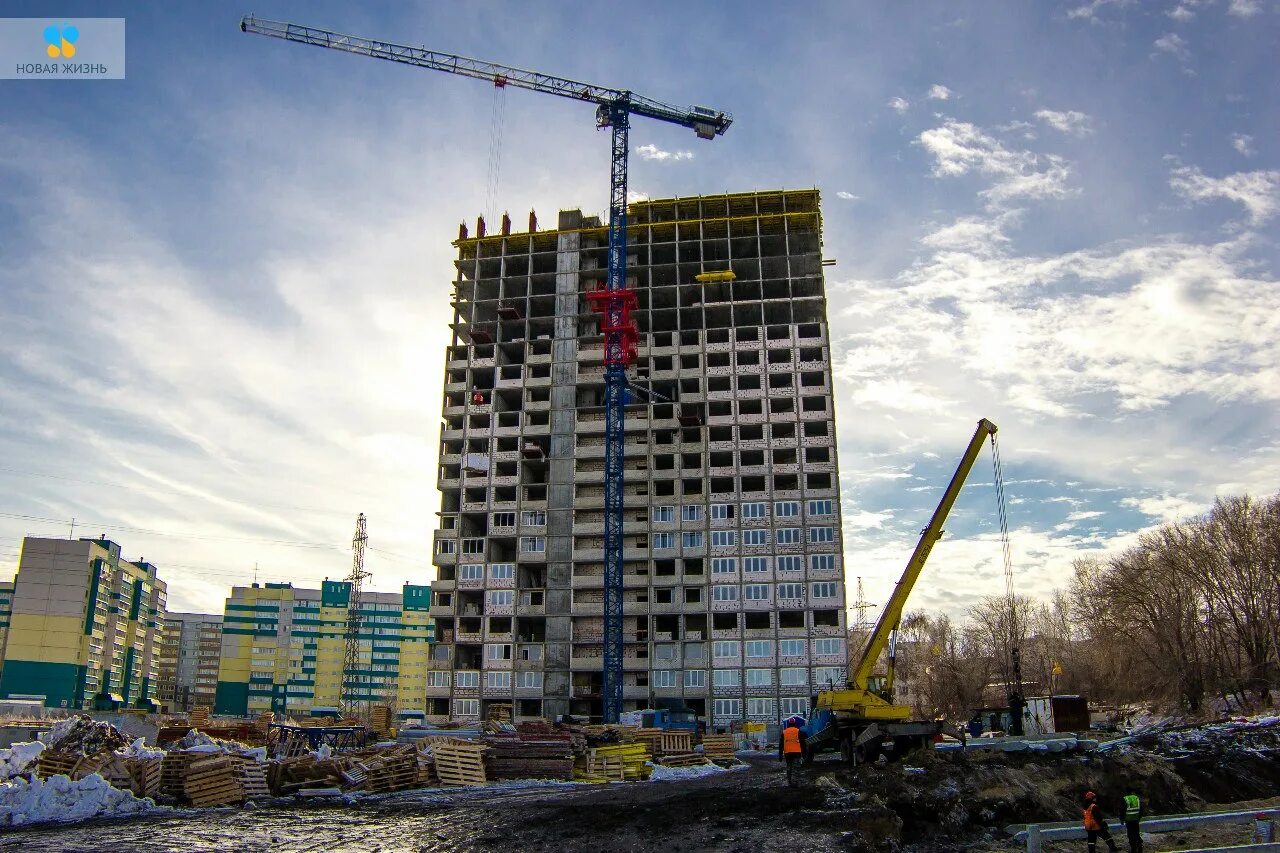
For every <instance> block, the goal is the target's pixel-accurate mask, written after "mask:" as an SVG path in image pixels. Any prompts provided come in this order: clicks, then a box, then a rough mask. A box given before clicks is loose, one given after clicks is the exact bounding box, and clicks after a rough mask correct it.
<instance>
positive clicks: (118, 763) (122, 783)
mask: <svg viewBox="0 0 1280 853" xmlns="http://www.w3.org/2000/svg"><path fill="white" fill-rule="evenodd" d="M162 761H163V759H160V758H136V757H126V756H123V755H113V756H112V757H111V759H110V760H109V761H108V762H107V763H106V764H104V765H103V766H102V767H101V768H100V769H99V770H98V772H99V773H101V774H102V778H104V779H106V780H107V782H108V784H110V785H111V787H113V788H119V789H120V790H122V791H132V792H133V795H134V796H135V797H154V796H156V795H157V794H159V793H160V774H161V763H162Z"/></svg>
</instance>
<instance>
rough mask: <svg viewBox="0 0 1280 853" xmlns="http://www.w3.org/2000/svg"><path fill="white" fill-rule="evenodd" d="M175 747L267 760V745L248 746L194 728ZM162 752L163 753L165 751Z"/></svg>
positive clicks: (187, 750)
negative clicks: (210, 735)
mask: <svg viewBox="0 0 1280 853" xmlns="http://www.w3.org/2000/svg"><path fill="white" fill-rule="evenodd" d="M173 748H174V749H175V750H182V751H183V752H209V753H224V754H226V755H243V756H244V757H245V758H252V759H253V760H254V761H266V760H267V748H266V747H265V746H255V747H248V746H246V745H244V744H243V743H240V742H239V741H236V740H218V739H217V738H215V737H209V736H208V735H207V734H205V733H204V732H202V731H200V730H198V729H192V730H191V731H189V732H187V733H186V735H184V736H183V738H182V740H180V741H178V742H177V743H175V744H174V745H173ZM161 754H162V755H163V753H161Z"/></svg>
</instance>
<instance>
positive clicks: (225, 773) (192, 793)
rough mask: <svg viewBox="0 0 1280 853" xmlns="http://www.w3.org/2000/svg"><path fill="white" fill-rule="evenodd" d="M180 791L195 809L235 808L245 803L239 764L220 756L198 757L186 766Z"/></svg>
mask: <svg viewBox="0 0 1280 853" xmlns="http://www.w3.org/2000/svg"><path fill="white" fill-rule="evenodd" d="M182 789H183V792H184V793H185V794H186V796H187V799H188V800H190V801H191V805H193V806H195V807H197V808H205V807H208V806H238V805H240V804H241V803H243V802H244V801H245V790H244V776H243V774H242V773H241V770H240V761H239V760H238V759H236V758H235V757H234V756H231V755H221V754H213V755H208V756H206V757H205V758H198V759H196V760H195V761H193V762H191V764H190V765H188V767H187V775H186V778H185V779H183V780H182Z"/></svg>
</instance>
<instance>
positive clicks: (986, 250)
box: [920, 213, 1016, 255]
mask: <svg viewBox="0 0 1280 853" xmlns="http://www.w3.org/2000/svg"><path fill="white" fill-rule="evenodd" d="M1015 219H1016V214H1012V213H1009V214H1005V215H1004V216H1001V217H998V218H990V217H985V216H963V217H961V218H959V219H957V220H955V221H954V222H952V223H951V224H949V225H944V226H943V227H941V228H938V229H937V230H935V231H931V232H930V233H928V234H926V235H925V236H924V237H921V238H920V242H921V243H922V244H923V245H925V246H927V247H928V248H930V249H936V250H946V251H962V252H969V253H972V254H975V255H990V254H993V253H995V252H998V251H999V250H1000V248H1001V246H1002V244H1005V243H1008V242H1009V238H1008V237H1007V236H1005V233H1004V229H1005V226H1006V224H1008V223H1010V222H1012V221H1014V220H1015Z"/></svg>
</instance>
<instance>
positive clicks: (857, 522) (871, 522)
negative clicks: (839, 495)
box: [840, 510, 893, 532]
mask: <svg viewBox="0 0 1280 853" xmlns="http://www.w3.org/2000/svg"><path fill="white" fill-rule="evenodd" d="M891 518H893V513H892V512H870V511H869V510H861V511H858V512H849V511H847V510H846V511H844V512H843V513H841V518H840V521H841V524H842V525H843V526H844V529H845V531H846V532H848V531H850V530H879V529H881V528H882V527H883V526H884V523H885V522H886V521H888V520H889V519H891Z"/></svg>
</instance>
